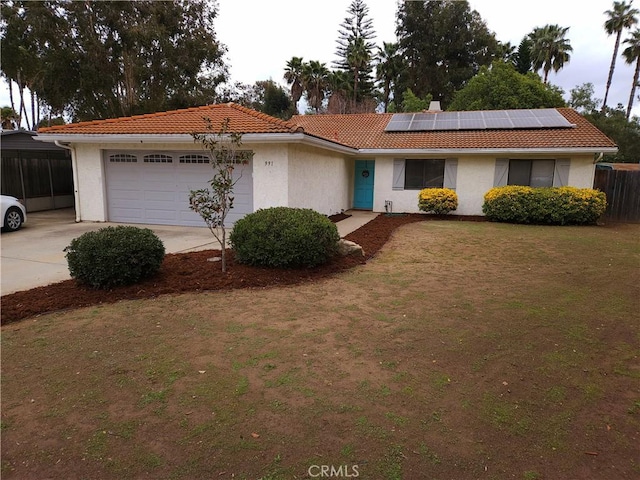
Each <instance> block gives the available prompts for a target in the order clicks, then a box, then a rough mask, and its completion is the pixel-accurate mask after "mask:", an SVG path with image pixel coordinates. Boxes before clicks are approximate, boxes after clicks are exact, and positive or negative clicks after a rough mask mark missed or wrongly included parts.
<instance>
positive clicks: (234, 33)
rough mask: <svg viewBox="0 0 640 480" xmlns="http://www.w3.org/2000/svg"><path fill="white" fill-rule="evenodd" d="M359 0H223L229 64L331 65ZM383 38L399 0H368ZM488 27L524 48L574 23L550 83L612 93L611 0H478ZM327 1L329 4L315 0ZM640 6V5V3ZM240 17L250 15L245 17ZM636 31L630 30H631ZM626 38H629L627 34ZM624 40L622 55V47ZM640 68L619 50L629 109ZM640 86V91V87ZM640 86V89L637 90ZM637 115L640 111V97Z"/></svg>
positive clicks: (255, 71) (615, 99)
mask: <svg viewBox="0 0 640 480" xmlns="http://www.w3.org/2000/svg"><path fill="white" fill-rule="evenodd" d="M350 3H351V0H321V1H320V2H318V3H315V2H313V3H312V2H310V1H308V0H304V1H301V0H270V1H268V2H265V1H262V0H244V1H238V0H219V16H218V18H217V19H216V31H217V34H218V38H219V40H220V41H221V42H223V43H224V44H226V46H227V48H228V54H227V59H228V62H227V64H228V65H230V67H231V68H230V70H231V76H232V78H233V79H234V81H240V82H242V83H249V84H253V83H254V82H256V81H257V80H266V79H269V78H271V79H273V80H274V81H276V82H279V83H282V84H283V85H284V84H285V83H284V80H283V78H282V76H283V74H284V68H285V66H286V62H287V61H288V60H290V59H291V57H293V56H298V57H303V58H304V59H305V60H306V61H308V60H320V61H322V62H325V63H326V64H327V66H328V67H332V63H333V62H334V61H335V60H336V55H335V51H336V40H337V38H338V28H339V26H340V23H342V21H343V20H344V18H345V17H346V16H347V9H348V7H349V5H350ZM365 3H366V4H367V6H368V7H369V17H370V18H371V19H372V20H373V27H374V29H375V31H376V34H377V37H376V38H375V42H376V44H378V45H382V42H383V41H385V42H395V41H396V40H397V39H396V35H395V27H396V9H397V8H396V1H395V0H365ZM469 3H470V5H471V8H472V9H474V10H477V11H478V13H480V16H481V17H482V19H483V20H484V21H485V22H486V23H487V26H488V28H489V29H490V30H491V31H493V32H494V33H495V34H496V37H497V39H498V40H500V41H501V42H503V43H506V42H511V44H512V45H516V46H517V45H518V44H519V43H520V41H521V40H522V38H523V37H524V36H525V35H527V34H528V33H530V32H531V31H532V30H533V29H534V28H535V27H541V26H544V25H547V24H558V25H560V26H561V27H570V28H569V31H568V32H567V35H566V37H567V38H568V39H569V40H570V42H571V46H572V47H573V52H572V55H571V59H570V61H569V63H568V64H565V67H564V68H563V69H562V70H561V71H560V72H559V73H558V74H555V73H553V72H552V73H551V74H550V75H549V81H550V82H551V83H553V84H554V85H558V86H560V87H561V88H562V89H563V90H564V91H565V98H566V99H568V98H569V91H570V90H571V89H572V88H575V87H576V86H577V85H582V84H583V83H587V82H591V83H593V84H594V87H595V97H596V98H600V99H602V98H604V93H605V88H606V83H607V76H608V74H609V66H610V63H611V56H612V55H613V47H614V43H615V37H614V36H611V37H609V36H607V34H606V32H605V31H604V28H603V24H604V22H605V20H606V18H607V17H606V15H605V14H604V11H605V10H609V9H611V8H612V5H613V1H611V0H586V1H585V0H536V1H530V0H509V1H507V0H470V2H469ZM318 4H319V5H322V8H317V7H312V5H318ZM639 8H640V5H639ZM237 19H242V20H241V21H239V22H238V21H237ZM627 35H628V33H627ZM624 38H625V37H623V39H624ZM623 45H624V44H621V49H620V52H621V51H622V49H623V48H622V46H623ZM634 68H635V65H633V66H631V65H627V64H625V62H624V60H623V59H622V58H621V56H620V55H619V58H618V61H617V63H616V69H615V72H614V75H613V81H612V84H611V89H610V92H609V99H608V100H607V105H609V106H612V107H615V106H616V105H617V104H618V103H622V104H623V105H624V107H625V108H626V106H627V103H628V100H629V94H630V93H631V82H632V80H633V73H634ZM639 90H640V89H639ZM638 93H640V91H638V90H637V91H636V95H637V94H638ZM633 114H635V115H640V101H638V100H636V102H635V107H634V110H633Z"/></svg>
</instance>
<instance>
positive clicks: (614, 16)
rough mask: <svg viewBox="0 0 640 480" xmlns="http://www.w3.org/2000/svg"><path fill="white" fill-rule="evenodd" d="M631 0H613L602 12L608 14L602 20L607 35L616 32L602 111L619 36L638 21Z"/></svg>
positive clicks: (611, 74) (604, 106)
mask: <svg viewBox="0 0 640 480" xmlns="http://www.w3.org/2000/svg"><path fill="white" fill-rule="evenodd" d="M632 3H633V0H631V1H630V2H629V4H628V5H627V3H626V2H613V10H607V11H605V12H604V13H605V14H606V15H608V16H609V18H608V19H607V21H606V22H604V29H605V30H606V32H607V35H613V34H614V33H615V34H616V44H615V46H614V47H613V56H612V57H611V66H610V67H609V78H608V79H607V89H606V90H605V93H604V100H603V102H602V111H603V112H604V110H605V108H606V107H607V98H608V97H609V88H610V87H611V79H612V78H613V70H614V69H615V68H616V57H617V56H618V48H619V47H620V37H621V36H622V31H623V30H624V29H625V28H631V27H632V26H633V25H635V24H636V23H638V19H637V18H636V15H637V14H638V10H637V9H635V8H631V4H632Z"/></svg>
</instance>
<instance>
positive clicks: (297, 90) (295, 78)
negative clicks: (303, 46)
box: [284, 57, 304, 111]
mask: <svg viewBox="0 0 640 480" xmlns="http://www.w3.org/2000/svg"><path fill="white" fill-rule="evenodd" d="M303 66H304V62H303V59H302V57H292V58H291V60H289V61H288V62H287V67H286V68H285V69H284V79H285V80H286V81H287V84H288V85H291V98H292V100H293V103H294V104H295V107H296V111H297V108H298V101H299V100H300V98H302V94H303V93H304V87H303V85H302V76H303Z"/></svg>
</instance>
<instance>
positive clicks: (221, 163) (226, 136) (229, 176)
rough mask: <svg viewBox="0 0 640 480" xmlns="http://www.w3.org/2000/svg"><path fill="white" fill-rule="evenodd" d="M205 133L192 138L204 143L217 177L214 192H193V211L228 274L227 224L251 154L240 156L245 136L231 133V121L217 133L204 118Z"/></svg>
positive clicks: (212, 189)
mask: <svg viewBox="0 0 640 480" xmlns="http://www.w3.org/2000/svg"><path fill="white" fill-rule="evenodd" d="M204 121H205V124H206V132H205V133H194V134H192V136H193V140H194V142H196V143H200V144H201V145H202V148H203V149H204V150H206V151H208V153H209V161H210V162H211V167H212V168H213V177H212V178H211V180H209V186H210V188H202V189H199V190H191V191H190V192H189V207H190V208H191V210H193V211H195V212H196V213H198V214H199V215H200V216H201V217H202V219H203V220H204V222H205V223H206V225H207V227H209V230H210V231H211V233H212V234H213V236H214V237H215V239H216V240H217V241H218V243H219V244H220V252H221V253H220V257H221V259H220V260H221V261H220V265H221V268H222V271H223V272H226V271H227V257H226V242H227V234H226V230H225V226H226V225H225V220H226V218H227V215H228V214H229V211H231V209H232V208H233V200H234V195H233V189H234V187H235V185H236V183H238V181H239V180H240V178H241V177H242V167H243V166H244V165H246V164H247V163H248V162H249V159H250V156H249V155H247V152H240V151H238V148H239V147H240V145H241V140H242V134H240V133H233V132H229V123H230V119H229V118H226V119H224V121H223V122H222V124H221V126H220V129H219V130H218V131H214V128H213V126H212V124H211V119H209V118H204ZM237 167H239V171H240V174H239V175H236V176H235V178H234V175H233V173H234V171H235V169H236V168H237Z"/></svg>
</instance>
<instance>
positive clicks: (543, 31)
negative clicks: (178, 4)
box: [529, 25, 573, 83]
mask: <svg viewBox="0 0 640 480" xmlns="http://www.w3.org/2000/svg"><path fill="white" fill-rule="evenodd" d="M568 31H569V27H564V28H563V27H560V26H559V25H545V26H544V27H538V28H535V29H534V30H533V32H531V33H530V34H529V38H531V57H532V62H533V68H534V69H535V70H540V69H542V71H543V72H544V83H547V82H548V80H549V72H550V71H551V70H552V69H553V71H554V72H558V71H560V69H561V68H562V67H563V66H564V64H565V63H567V62H569V59H570V58H571V57H570V55H569V52H571V51H573V47H571V44H570V42H569V40H568V39H566V38H565V35H566V34H567V32H568Z"/></svg>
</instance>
